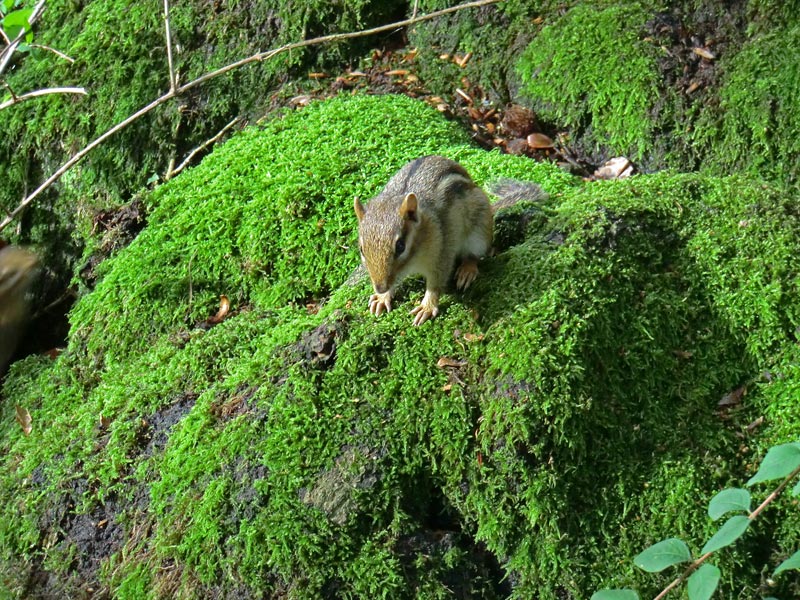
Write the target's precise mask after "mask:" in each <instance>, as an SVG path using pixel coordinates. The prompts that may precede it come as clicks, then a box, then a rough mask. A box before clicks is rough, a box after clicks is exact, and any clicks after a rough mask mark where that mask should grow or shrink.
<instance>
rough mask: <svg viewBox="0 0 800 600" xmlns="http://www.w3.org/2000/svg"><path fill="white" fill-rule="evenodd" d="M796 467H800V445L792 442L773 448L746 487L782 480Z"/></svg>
mask: <svg viewBox="0 0 800 600" xmlns="http://www.w3.org/2000/svg"><path fill="white" fill-rule="evenodd" d="M797 467H800V443H797V442H793V443H791V444H781V445H780V446H773V447H772V448H770V449H769V451H768V452H767V455H766V456H765V457H764V460H762V461H761V466H760V467H759V468H758V472H757V473H756V474H755V475H753V476H752V477H751V478H750V480H749V481H748V482H747V485H753V484H754V483H760V482H762V481H771V480H773V479H783V478H784V477H786V476H787V475H788V474H789V473H791V472H792V471H794V470H795V469H796V468H797Z"/></svg>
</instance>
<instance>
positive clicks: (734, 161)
mask: <svg viewBox="0 0 800 600" xmlns="http://www.w3.org/2000/svg"><path fill="white" fill-rule="evenodd" d="M798 43H800V26H794V27H790V28H787V29H779V30H775V31H771V32H769V33H766V34H763V35H759V36H756V37H755V38H753V39H752V40H750V41H749V42H747V43H746V44H745V45H744V46H743V47H742V49H741V51H740V52H738V53H736V54H734V55H732V56H730V57H728V58H727V59H725V60H724V61H723V65H724V68H725V74H724V77H723V81H722V87H721V89H720V103H719V109H718V110H709V111H707V112H705V113H704V114H703V116H702V117H701V119H700V121H699V123H698V125H697V127H696V129H695V132H694V136H693V137H694V140H695V143H696V144H697V145H698V147H699V148H701V149H702V150H701V151H702V152H704V153H707V154H708V157H709V160H708V163H707V165H708V166H711V167H713V168H715V169H716V170H718V171H722V172H731V171H739V172H746V173H748V174H751V175H754V176H756V177H763V178H769V179H774V180H776V181H781V182H784V183H786V182H789V183H796V182H797V180H798V176H799V173H798V167H797V160H796V157H797V153H798V151H800V142H798V140H797V136H796V135H794V132H795V131H796V129H797V126H798V123H800V110H798V107H797V102H796V98H797V97H798V93H800V83H799V81H800V58H798V55H797V53H796V52H787V51H786V48H793V47H796V45H797V44H798Z"/></svg>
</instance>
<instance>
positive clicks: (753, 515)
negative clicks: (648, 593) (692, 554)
mask: <svg viewBox="0 0 800 600" xmlns="http://www.w3.org/2000/svg"><path fill="white" fill-rule="evenodd" d="M798 475H800V467H797V468H796V469H795V470H794V471H792V472H791V473H789V475H787V476H786V478H785V479H784V480H783V481H782V482H781V484H780V485H779V486H778V487H777V488H775V489H774V490H773V491H772V493H771V494H770V495H769V496H767V497H766V499H765V500H764V501H763V502H762V503H761V504H759V505H758V508H756V509H755V510H754V511H753V512H751V513H750V514H749V515H747V518H748V519H749V520H750V522H751V523H752V522H753V520H754V519H755V518H756V517H757V516H758V515H759V514H760V513H761V511H763V510H764V509H765V508H766V507H767V506H769V504H770V503H771V502H772V501H773V500H775V498H777V497H778V496H779V495H780V494H781V492H782V491H783V490H784V489H785V488H786V486H787V485H789V483H791V481H792V480H793V479H794V478H795V477H797V476H798ZM712 554H714V552H706V553H705V554H703V556H701V557H700V558H698V559H697V560H696V561H694V562H693V563H692V564H690V565H689V566H688V567H686V570H685V571H684V572H683V573H681V574H680V575H679V576H678V577H676V578H675V579H674V580H673V581H672V582H671V583H670V584H669V585H668V586H667V587H665V588H664V589H663V590H661V593H660V594H659V595H658V596H656V597H655V598H654V599H653V600H664V598H666V597H667V594H669V593H670V592H671V591H672V590H674V589H675V588H676V587H678V586H679V585H680V584H681V583H683V582H684V581H686V580H687V579H688V578H689V575H691V574H692V573H694V572H695V571H696V570H697V569H698V568H699V567H700V565H702V564H703V563H704V562H706V561H707V560H708V558H709V557H710V556H711V555H712Z"/></svg>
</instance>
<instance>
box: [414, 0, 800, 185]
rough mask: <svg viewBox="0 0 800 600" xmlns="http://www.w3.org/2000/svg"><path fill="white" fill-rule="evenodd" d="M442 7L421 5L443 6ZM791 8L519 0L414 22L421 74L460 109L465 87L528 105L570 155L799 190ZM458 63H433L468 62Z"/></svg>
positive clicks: (799, 56) (760, 1) (797, 58)
mask: <svg viewBox="0 0 800 600" xmlns="http://www.w3.org/2000/svg"><path fill="white" fill-rule="evenodd" d="M441 4H442V3H441V2H440V1H438V0H431V2H423V3H422V5H423V6H426V7H431V8H433V7H439V6H441ZM796 8H797V6H796V3H780V2H774V1H772V0H749V1H742V2H733V3H730V2H701V3H698V2H690V1H686V2H674V3H670V4H669V5H668V6H667V5H664V4H663V3H658V2H651V1H646V0H645V1H640V2H615V1H608V2H589V3H587V2H566V3H564V2H558V3H553V2H548V1H544V2H536V3H531V2H516V1H509V2H506V3H503V4H502V5H499V6H497V7H489V8H485V9H483V10H481V11H465V12H463V13H458V14H457V15H454V16H452V17H450V23H448V26H447V27H438V24H420V25H418V26H416V27H415V28H414V29H412V30H411V32H410V40H411V42H412V43H413V44H416V45H417V46H418V47H419V48H420V54H419V57H420V58H419V60H420V62H421V64H420V72H421V73H422V74H423V76H424V79H425V81H426V82H427V83H428V85H429V86H430V87H431V89H432V90H433V91H434V92H436V93H438V94H440V95H442V96H443V97H444V98H447V99H450V98H452V99H453V100H454V101H455V102H458V97H457V94H456V91H455V90H456V88H458V87H463V86H464V85H465V83H464V82H465V80H467V81H468V82H469V83H470V85H472V86H475V87H474V89H482V90H483V91H484V93H485V95H486V97H487V98H489V99H490V100H491V101H493V102H498V103H500V104H503V103H507V102H509V101H514V102H517V103H523V104H526V105H528V106H531V107H532V108H533V109H534V110H535V111H536V113H537V116H538V117H539V119H540V121H541V123H540V125H541V126H542V127H544V128H545V129H546V130H548V131H551V130H552V131H555V132H566V133H567V134H568V136H569V137H568V138H567V141H566V147H567V149H568V150H569V151H570V152H572V153H573V154H575V155H576V156H577V157H578V158H579V159H580V160H581V161H583V162H586V163H588V164H590V165H598V164H600V163H602V162H603V161H605V160H607V159H608V158H611V157H612V156H617V155H625V156H627V157H628V158H630V159H632V160H633V161H634V162H635V163H636V164H637V166H638V167H639V169H640V170H641V171H645V172H651V171H656V170H660V169H664V168H676V169H680V170H696V169H699V168H700V169H706V170H707V171H709V172H711V173H713V174H715V175H728V174H732V173H736V172H747V173H748V174H749V175H751V176H753V177H756V178H758V177H761V178H764V179H769V180H771V181H773V182H775V183H776V184H778V185H781V186H783V185H787V184H788V185H790V186H791V185H795V184H796V183H797V178H798V174H797V164H796V163H797V161H796V160H793V158H792V157H794V156H796V154H797V148H796V146H797V141H796V140H797V136H796V135H794V132H795V131H796V130H797V128H798V123H800V114H798V111H797V103H796V102H794V101H793V99H794V98H796V96H797V90H796V88H797V77H796V74H797V72H798V68H800V67H799V66H798V65H800V53H798V52H797V51H796V50H795V48H797V43H796V41H795V40H796V38H797V36H798V26H799V24H798V18H797V14H798V12H797V10H795V9H796ZM466 53H471V56H472V60H471V61H470V62H469V63H468V64H467V65H466V66H465V67H464V68H462V67H460V66H458V65H456V64H452V63H448V62H446V61H442V60H440V59H439V55H441V54H447V55H459V56H464V55H465V54H466Z"/></svg>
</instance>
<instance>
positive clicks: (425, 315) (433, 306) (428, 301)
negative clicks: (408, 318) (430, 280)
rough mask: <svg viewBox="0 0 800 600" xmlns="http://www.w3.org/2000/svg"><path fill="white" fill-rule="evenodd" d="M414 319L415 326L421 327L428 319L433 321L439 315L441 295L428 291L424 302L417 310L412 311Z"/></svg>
mask: <svg viewBox="0 0 800 600" xmlns="http://www.w3.org/2000/svg"><path fill="white" fill-rule="evenodd" d="M411 314H412V315H416V316H415V317H414V326H415V327H419V326H420V325H422V324H423V323H424V322H425V321H427V320H428V319H433V318H434V317H435V316H436V315H438V314H439V294H437V293H436V292H430V291H426V292H425V296H424V297H423V298H422V302H420V303H419V306H417V307H416V308H415V309H413V310H412V311H411Z"/></svg>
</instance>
